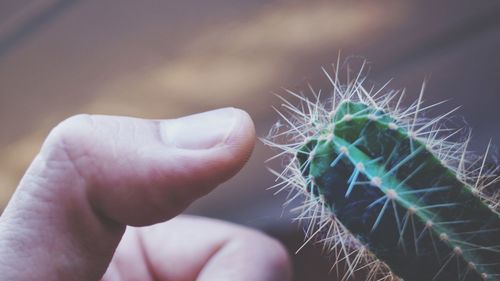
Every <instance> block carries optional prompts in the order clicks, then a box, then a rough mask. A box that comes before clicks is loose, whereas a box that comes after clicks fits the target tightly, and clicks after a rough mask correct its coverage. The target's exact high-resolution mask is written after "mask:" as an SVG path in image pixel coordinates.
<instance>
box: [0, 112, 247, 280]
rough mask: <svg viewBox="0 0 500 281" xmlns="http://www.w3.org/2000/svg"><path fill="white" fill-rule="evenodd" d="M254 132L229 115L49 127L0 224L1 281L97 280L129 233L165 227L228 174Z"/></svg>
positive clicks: (86, 120)
mask: <svg viewBox="0 0 500 281" xmlns="http://www.w3.org/2000/svg"><path fill="white" fill-rule="evenodd" d="M254 134H255V133H254V128H253V124H252V121H251V119H250V117H249V116H248V114H246V113H245V112H244V111H241V110H238V109H234V108H225V109H219V110H214V111H210V112H205V113H201V114H196V115H191V116H188V117H183V118H179V119H174V120H144V119H136V118H129V117H116V116H94V115H92V116H91V115H78V116H75V117H71V118H69V119H67V120H65V121H63V122H62V123H61V124H59V125H58V126H57V127H56V128H54V129H53V130H52V131H51V133H50V134H49V136H48V137H47V139H46V141H45V142H44V144H43V146H42V149H41V151H40V153H39V154H38V155H37V156H36V158H35V160H34V161H33V163H32V164H31V166H30V167H29V169H28V171H27V172H26V174H25V175H24V177H23V179H22V180H21V183H20V185H19V187H18V189H17V191H16V193H15V194H14V196H13V198H12V199H11V201H10V203H9V205H8V206H7V208H6V209H5V212H4V214H3V215H2V217H1V218H0V249H1V251H0V272H1V273H2V277H3V278H0V279H2V280H98V279H99V278H100V277H101V276H102V274H103V273H104V271H105V270H106V267H107V266H108V263H109V261H110V260H111V258H112V256H113V253H114V250H115V248H116V246H117V245H118V242H119V241H120V239H121V236H122V235H123V232H124V230H125V226H126V225H134V226H143V225H149V224H154V223H157V222H161V221H164V220H168V219H170V218H172V217H174V216H176V215H177V214H179V213H180V212H181V211H182V210H184V209H185V208H186V207H187V206H188V205H189V204H190V203H191V202H192V201H193V200H195V199H196V198H198V197H200V196H202V195H204V194H206V193H208V192H209V191H210V190H212V189H213V188H214V187H215V186H217V185H218V184H219V183H221V182H223V181H225V180H227V179H228V178H229V177H231V176H232V175H234V174H235V173H236V172H237V171H238V170H239V169H240V168H241V167H242V166H243V164H244V162H245V161H246V160H247V158H248V157H249V155H250V152H251V150H252V148H253V144H254Z"/></svg>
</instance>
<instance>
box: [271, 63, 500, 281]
mask: <svg viewBox="0 0 500 281" xmlns="http://www.w3.org/2000/svg"><path fill="white" fill-rule="evenodd" d="M335 73H338V67H337V68H336V71H335ZM359 73H360V74H359V75H358V76H357V77H356V79H354V80H353V81H348V82H347V83H346V84H344V85H342V84H341V83H340V82H339V78H338V76H337V74H335V76H334V77H333V78H332V77H331V76H329V75H328V73H327V72H326V71H325V74H326V75H327V77H328V78H329V80H330V81H331V83H332V86H333V90H332V92H333V93H332V97H330V99H329V100H327V101H322V99H321V98H320V92H316V91H314V89H312V87H311V91H312V93H313V94H314V96H315V98H314V99H308V98H306V97H304V96H301V95H299V94H296V93H294V92H292V91H288V93H289V94H290V95H292V96H293V97H295V98H297V99H299V101H300V105H298V106H295V105H293V104H292V103H291V102H289V101H287V100H286V99H284V98H281V99H282V100H283V102H284V103H283V104H282V106H283V107H284V109H285V111H287V112H289V113H291V114H289V116H287V115H285V114H284V113H281V112H279V111H278V112H279V113H280V115H281V117H282V118H283V120H284V121H285V123H284V124H283V123H281V122H279V123H278V124H277V125H276V126H275V127H274V128H273V129H272V130H271V133H270V135H271V137H268V138H267V139H264V140H263V141H264V142H265V143H266V144H268V145H271V146H274V147H278V148H280V149H281V150H282V152H281V153H280V154H278V156H285V159H286V160H287V165H286V167H285V169H284V171H282V172H276V171H273V173H274V174H275V175H276V176H277V178H278V183H277V184H276V186H275V188H278V192H279V191H282V190H292V191H298V192H297V194H298V195H294V196H292V198H291V199H290V200H289V201H288V202H292V201H293V200H295V199H296V198H297V197H298V196H299V195H304V198H305V199H304V202H303V203H302V204H301V205H300V206H299V207H298V208H297V209H298V210H299V211H300V214H299V215H298V217H297V219H298V220H307V221H309V222H310V223H309V225H308V226H307V227H306V234H307V235H308V237H309V238H308V239H307V241H306V243H307V242H309V241H310V240H311V239H313V238H316V239H317V240H319V241H321V242H323V243H324V246H325V248H326V249H328V250H330V251H332V256H333V259H334V260H335V265H334V266H335V267H337V271H339V272H340V271H342V270H344V271H345V275H344V276H342V280H348V279H349V278H350V277H351V276H354V275H357V274H358V272H364V274H365V276H366V277H365V278H366V279H367V280H405V281H453V280H458V281H474V280H500V217H499V213H498V211H497V210H496V208H497V202H498V200H496V197H497V196H496V195H495V193H494V191H491V189H492V188H494V183H496V182H497V179H498V178H497V177H496V176H495V172H496V166H494V165H488V164H487V161H486V159H487V155H488V151H489V148H490V146H488V149H487V152H486V155H484V156H482V157H478V156H474V155H473V154H472V153H469V152H468V149H467V146H468V143H469V140H470V133H469V134H466V135H467V137H466V138H465V139H463V140H460V139H459V135H460V134H462V135H464V133H463V131H464V130H463V129H458V130H452V129H449V128H448V127H447V126H446V124H445V122H444V121H445V119H447V118H448V117H449V116H450V115H451V113H453V112H454V111H455V110H452V111H450V112H448V113H446V114H444V115H441V116H440V117H438V118H434V119H428V118H423V117H421V116H422V112H427V111H429V109H431V108H434V107H435V106H436V105H437V104H435V105H430V106H427V107H424V105H423V101H422V93H423V89H424V87H422V91H421V94H420V96H419V98H418V100H417V101H416V102H415V103H414V104H413V105H411V106H410V107H408V108H406V109H403V108H401V103H402V100H403V98H402V97H403V95H404V92H399V91H387V90H384V89H385V85H384V87H382V88H381V89H380V90H378V91H376V92H375V91H373V90H372V91H367V90H366V88H365V87H364V85H363V84H364V79H363V78H361V73H362V71H360V72H359ZM424 86H425V83H424ZM327 105H328V106H327ZM330 105H331V106H330ZM280 139H284V141H282V142H279V140H280ZM454 139H459V140H458V141H457V140H455V141H454ZM278 156H276V157H278ZM276 157H273V158H276ZM341 266H343V267H344V268H339V267H341Z"/></svg>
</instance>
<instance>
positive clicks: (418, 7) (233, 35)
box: [0, 0, 500, 280]
mask: <svg viewBox="0 0 500 281" xmlns="http://www.w3.org/2000/svg"><path fill="white" fill-rule="evenodd" d="M499 50H500V2H498V1H467V0H443V1H431V0H421V1H409V0H394V1H391V0H381V1H347V0H345V1H320V0H310V1H290V0H287V1H284V0H282V1H280V0H253V1H246V0H233V1H228V0H211V1H200V0H198V1H195V0H182V1H181V0H176V1H153V0H146V1H135V0H122V1H97V0H88V1H82V0H36V1H35V0H0V129H1V131H0V156H1V157H0V211H1V209H2V208H3V207H4V206H5V204H6V203H7V201H8V200H9V197H10V196H11V194H12V192H13V191H14V189H15V187H16V185H17V183H18V181H19V179H20V177H21V176H22V174H23V172H24V170H25V169H26V167H27V165H28V164H29V162H30V160H31V159H32V158H33V157H34V155H35V154H36V153H37V151H38V149H39V148H40V145H41V143H42V141H43V139H44V137H45V136H46V135H47V133H48V132H49V130H50V128H51V127H53V126H55V125H56V124H57V123H58V122H59V121H61V120H63V119H65V118H67V117H69V116H71V115H74V114H77V113H100V114H118V115H131V116H137V117H144V118H172V117H177V116H181V115H185V114H191V113H195V112H199V111H203V110H209V109H214V108H218V107H224V106H236V107H240V108H243V109H245V110H247V111H248V112H249V113H250V114H251V116H252V117H253V118H254V121H255V124H256V129H257V134H258V136H261V137H262V136H265V135H266V133H267V131H268V130H269V128H270V127H271V125H272V124H273V123H274V122H275V121H276V120H277V114H275V113H274V112H273V110H272V109H271V105H275V106H279V104H280V102H279V100H278V99H277V98H276V97H274V96H273V92H278V93H280V92H282V88H283V87H284V88H289V89H293V90H305V89H307V83H311V84H313V85H314V86H315V87H316V88H323V89H325V90H326V89H328V84H327V81H326V79H325V77H324V75H323V74H322V72H321V66H328V65H329V64H330V63H332V62H336V60H337V55H338V52H339V51H341V53H342V57H343V58H346V59H349V58H361V59H364V58H366V59H367V60H368V63H369V73H368V75H369V80H371V81H373V83H375V84H377V85H382V84H384V83H385V82H386V81H387V80H389V79H391V78H394V80H393V82H392V83H391V86H390V87H392V88H402V87H406V88H407V92H408V95H409V97H410V98H413V99H414V98H416V97H417V95H418V91H419V88H420V85H421V83H422V81H423V80H424V79H427V80H428V82H429V83H428V87H427V95H426V101H427V102H436V101H440V100H443V99H449V100H450V101H449V102H448V103H447V104H446V105H444V106H443V107H442V108H443V110H447V109H451V108H453V107H455V106H458V105H461V106H462V108H461V110H460V111H459V115H460V116H462V117H463V118H464V119H465V120H467V122H468V124H469V125H470V126H471V127H472V128H474V130H473V132H474V139H473V148H474V149H477V150H483V149H484V148H485V145H486V143H487V142H488V140H489V139H490V138H492V140H493V141H492V142H493V144H497V145H498V144H499V143H500V127H499V126H497V124H498V123H499V122H500V114H498V105H497V103H498V102H499V101H500V55H499ZM272 155H273V152H272V151H271V150H269V149H268V148H266V147H264V146H263V145H262V144H261V143H257V145H256V148H255V152H254V154H253V156H252V158H251V159H250V161H249V163H248V165H247V166H246V167H245V168H244V169H243V170H242V171H241V173H240V174H238V175H237V176H236V177H235V178H233V179H232V180H230V181H229V182H228V183H227V184H224V185H223V186H221V187H220V188H219V189H217V190H216V191H215V192H213V193H211V194H210V195H208V196H207V197H204V198H202V199H200V200H199V201H198V202H196V203H195V204H193V205H192V206H191V207H190V209H189V210H188V213H192V214H200V215H204V216H210V217H216V218H221V219H224V220H229V221H233V222H237V223H240V224H244V225H247V226H250V227H255V228H259V229H262V230H264V231H266V232H268V233H270V234H271V235H273V236H275V237H277V238H278V239H280V240H281V241H283V243H285V245H286V246H287V247H288V248H289V249H290V252H291V253H292V254H293V253H294V252H295V251H296V250H297V249H298V248H299V247H300V245H301V244H302V242H303V235H302V233H303V232H302V230H301V228H300V227H299V226H297V225H296V224H294V223H291V215H290V214H289V212H288V210H285V211H283V210H282V207H281V204H282V203H283V202H284V195H278V196H273V195H272V193H273V192H272V191H268V190H266V188H267V187H269V186H271V185H272V184H273V182H274V179H273V177H272V175H271V174H270V173H269V172H268V171H267V170H266V168H265V167H266V166H265V164H264V160H265V159H267V158H269V157H270V156H272ZM320 249H321V248H320V247H319V246H314V245H310V246H308V247H306V248H305V249H304V250H302V251H301V252H299V253H298V254H297V255H294V262H295V263H296V264H295V267H296V280H333V279H334V277H335V275H334V274H330V275H329V274H328V272H329V262H328V261H327V259H324V258H322V257H321V256H322V255H321V250H320Z"/></svg>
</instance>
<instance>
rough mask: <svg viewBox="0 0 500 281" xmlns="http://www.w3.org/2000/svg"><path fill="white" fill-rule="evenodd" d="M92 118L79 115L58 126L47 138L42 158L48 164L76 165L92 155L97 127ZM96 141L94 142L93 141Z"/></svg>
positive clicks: (42, 150)
mask: <svg viewBox="0 0 500 281" xmlns="http://www.w3.org/2000/svg"><path fill="white" fill-rule="evenodd" d="M92 119H93V118H92V116H91V115H88V114H78V115H74V116H71V117H69V118H67V119H65V120H63V121H62V122H60V123H59V124H58V125H56V126H55V127H54V128H53V129H52V130H51V131H50V133H49V135H48V136H47V138H46V140H45V142H44V144H43V145H42V149H41V152H40V154H41V156H42V157H43V158H44V159H45V160H46V161H48V162H56V163H57V162H59V163H61V162H63V163H68V164H71V165H72V166H73V167H74V168H76V167H77V165H76V163H77V162H78V161H80V160H81V159H85V158H88V157H86V156H88V155H90V154H92V152H91V151H90V150H91V148H92V146H93V145H92V142H94V141H95V133H94V132H95V125H94V122H93V120H92ZM93 139H94V140H93Z"/></svg>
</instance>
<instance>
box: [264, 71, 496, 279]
mask: <svg viewBox="0 0 500 281" xmlns="http://www.w3.org/2000/svg"><path fill="white" fill-rule="evenodd" d="M362 72H363V69H362V68H361V70H360V71H359V73H358V75H357V76H356V78H355V79H353V80H350V81H348V82H347V83H346V84H342V83H341V82H340V81H339V78H338V75H337V74H338V73H339V72H338V64H337V67H336V68H334V74H335V75H334V76H333V77H332V76H330V75H329V74H328V73H327V71H325V74H326V76H327V77H328V79H329V80H330V82H331V84H332V86H333V91H332V95H331V97H330V98H329V99H328V101H326V102H324V101H323V100H322V99H321V91H315V90H314V89H313V88H312V87H310V91H311V93H312V95H313V98H312V99H309V98H306V97H304V96H303V95H301V94H297V93H294V92H292V91H287V92H288V94H290V95H291V96H292V97H295V98H297V99H298V100H299V104H298V105H293V104H292V103H291V102H289V101H288V100H286V99H284V98H282V97H280V99H281V100H282V101H283V104H282V107H283V108H284V110H285V111H286V112H288V114H287V113H282V112H280V111H279V110H277V111H278V113H279V114H280V116H281V117H282V122H284V124H283V123H282V122H279V123H277V124H276V125H275V126H274V127H273V129H272V130H271V132H270V137H268V138H267V139H264V140H263V141H264V142H265V143H266V144H268V145H270V146H273V147H277V148H279V149H280V150H281V152H280V153H279V154H278V155H277V156H276V157H280V156H284V157H285V159H286V166H285V168H284V170H283V171H282V172H276V171H273V173H274V174H275V175H276V176H277V181H278V183H277V184H276V185H275V186H274V188H277V189H278V190H277V192H281V191H284V190H288V191H289V197H290V198H289V200H288V201H287V202H286V204H289V203H291V202H292V201H295V200H296V199H297V198H299V197H301V198H305V200H304V202H303V204H301V206H299V207H297V208H296V209H294V210H293V211H297V212H299V215H298V216H297V220H299V221H307V222H309V224H308V225H307V226H306V230H305V231H306V235H307V237H308V239H307V241H306V243H307V242H309V241H311V240H312V239H316V241H320V242H322V243H323V244H324V248H325V249H326V250H328V251H331V252H332V255H333V257H334V260H335V264H334V267H339V266H340V265H341V264H342V265H344V267H345V268H343V269H339V268H337V269H338V270H337V272H341V271H342V270H345V271H346V274H344V275H343V276H342V277H343V280H347V279H348V278H349V277H350V276H352V275H354V273H355V272H358V271H364V272H365V273H366V272H367V276H368V279H367V280H397V277H396V276H395V275H394V274H392V273H391V271H390V270H389V269H388V267H387V265H385V264H384V262H382V261H380V260H378V259H377V258H376V257H375V256H374V255H373V254H371V253H370V251H368V249H367V248H366V247H365V245H364V244H363V243H362V242H361V241H359V240H358V239H357V238H356V237H354V236H353V235H352V234H351V232H350V231H349V230H348V229H347V228H346V227H345V226H344V225H343V224H342V223H340V222H339V221H338V220H337V219H336V217H335V214H333V213H332V212H331V210H329V209H328V208H327V207H326V206H325V198H324V196H322V195H321V194H319V193H318V192H317V191H315V190H314V189H315V178H314V177H313V176H307V177H305V176H304V170H305V169H306V167H307V166H308V165H309V163H310V162H311V161H312V159H314V157H315V154H314V151H306V152H305V153H306V154H307V159H305V160H304V161H302V162H301V161H298V159H297V157H298V155H299V154H300V153H298V152H299V151H300V150H303V147H304V145H305V144H306V143H309V142H310V141H311V140H320V141H321V140H325V141H328V140H331V139H332V138H333V133H332V132H333V130H334V128H333V127H332V126H334V123H332V118H333V117H334V116H335V114H336V113H337V110H338V109H339V106H340V105H341V104H345V103H346V102H357V103H360V104H364V105H368V106H370V107H371V108H373V109H375V111H380V112H384V113H386V114H388V115H389V116H390V117H391V118H390V120H393V121H391V122H390V123H388V127H389V128H390V129H392V130H397V129H403V130H405V131H406V132H408V135H409V136H410V137H411V139H414V140H415V141H418V142H420V143H423V144H425V148H426V149H427V150H428V151H430V152H432V154H433V155H434V156H435V157H437V158H438V159H439V160H440V161H441V163H442V164H443V165H444V166H446V167H447V168H448V169H449V170H451V171H452V172H453V173H454V174H455V175H456V178H457V179H458V180H460V181H461V182H463V183H465V184H467V185H468V186H469V187H471V191H472V192H473V193H475V194H476V195H477V196H479V197H480V198H481V199H483V201H484V202H485V203H487V204H488V205H489V206H490V208H491V209H492V211H493V212H496V208H497V207H498V200H497V197H498V196H497V195H496V194H495V193H494V192H490V191H488V192H485V190H486V189H487V188H488V187H489V186H491V185H493V184H494V183H495V182H497V179H498V178H497V177H496V176H495V172H496V166H494V165H491V166H488V165H486V157H487V154H488V152H489V146H488V149H487V151H486V155H484V156H483V157H475V156H474V155H473V154H472V153H469V152H468V144H469V142H470V133H469V134H466V133H464V130H463V129H458V130H453V129H449V128H447V127H445V126H444V125H443V124H444V122H443V121H444V120H445V119H446V118H448V117H449V116H450V114H451V113H452V112H454V111H455V110H456V109H454V110H452V111H450V112H448V113H446V114H443V115H441V116H440V117H438V118H434V119H428V118H424V117H422V112H425V111H428V110H429V109H431V108H433V107H435V106H437V105H439V104H441V103H438V104H433V105H430V106H424V105H423V99H422V95H423V90H424V88H425V87H424V86H425V84H424V86H423V87H422V91H421V93H420V95H419V98H418V100H417V101H416V102H414V103H413V104H412V105H411V106H409V107H408V108H406V109H404V108H403V107H402V106H401V104H402V100H403V96H404V91H403V92H399V91H393V90H386V86H387V84H385V85H384V86H382V87H381V88H380V89H378V90H376V91H375V90H374V88H371V89H370V90H367V89H366V88H365V87H364V85H363V84H364V78H362ZM343 118H344V119H346V120H344V121H349V120H347V119H350V118H353V116H352V115H350V114H344V115H343ZM368 118H373V119H376V118H379V117H377V116H376V115H375V114H373V113H370V114H369V115H368ZM460 134H462V135H467V137H466V138H465V139H463V140H460V141H454V140H455V139H457V138H458V136H459V135H460ZM282 139H285V141H282V142H280V140H282ZM342 149H344V150H346V149H347V147H339V151H342ZM273 158H275V157H273ZM335 161H337V160H335ZM335 161H334V162H335ZM332 164H334V163H332ZM361 165H362V163H360V166H359V167H356V168H357V169H363V168H364V167H362V166H361ZM355 176H356V175H355V173H353V175H352V177H355ZM350 180H351V183H354V182H355V181H354V180H352V179H350ZM376 181H377V179H376V178H372V184H374V185H377V184H380V183H377V182H376ZM350 189H352V186H350V188H349V189H348V190H350ZM391 196H392V197H391ZM395 196H397V194H395V193H394V192H391V191H390V190H389V191H388V192H386V198H387V199H388V200H386V202H389V200H393V199H394V197H395ZM385 207H386V206H385V205H384V207H383V208H385ZM411 210H412V207H411V206H410V207H409V208H408V214H409V217H407V218H406V220H405V222H406V223H411V222H410V219H412V216H411V215H412V214H411ZM415 211H416V210H415ZM425 226H426V227H427V228H432V227H436V226H437V225H435V223H433V221H432V220H431V219H429V220H427V222H426V225H425ZM374 227H375V226H374ZM405 227H406V226H405ZM418 235H421V234H418ZM439 238H440V239H441V240H443V241H445V240H447V239H450V237H448V236H447V234H446V233H443V234H442V235H440V236H439ZM461 251H462V250H461V248H460V247H456V248H455V249H454V252H455V254H457V255H459V254H461ZM476 266H477V265H475V264H474V263H470V264H469V267H470V269H471V270H473V269H475V268H476ZM489 277H491V276H487V275H485V274H483V279H485V280H489V279H488V278H489Z"/></svg>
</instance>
